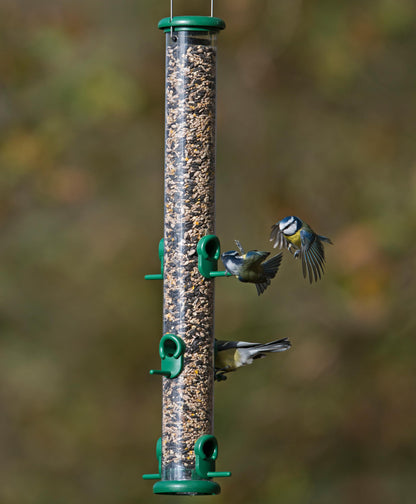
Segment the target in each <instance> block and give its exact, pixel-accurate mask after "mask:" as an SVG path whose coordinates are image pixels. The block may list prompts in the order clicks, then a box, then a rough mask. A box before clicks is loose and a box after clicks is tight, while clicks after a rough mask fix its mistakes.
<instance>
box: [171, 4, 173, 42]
mask: <svg viewBox="0 0 416 504" xmlns="http://www.w3.org/2000/svg"><path fill="white" fill-rule="evenodd" d="M172 19H173V0H170V36H171V37H173V26H172Z"/></svg>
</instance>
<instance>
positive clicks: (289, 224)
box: [279, 215, 302, 236]
mask: <svg viewBox="0 0 416 504" xmlns="http://www.w3.org/2000/svg"><path fill="white" fill-rule="evenodd" d="M301 227H302V221H301V220H300V219H299V218H298V217H295V216H294V215H290V216H289V217H285V218H284V219H282V220H281V221H280V222H279V229H280V231H282V232H283V234H285V235H287V236H291V235H293V234H295V233H296V232H297V231H299V229H300V228H301Z"/></svg>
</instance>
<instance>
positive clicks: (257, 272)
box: [221, 240, 282, 296]
mask: <svg viewBox="0 0 416 504" xmlns="http://www.w3.org/2000/svg"><path fill="white" fill-rule="evenodd" d="M235 242H236V244H237V247H238V248H239V250H240V252H237V250H230V251H229V252H224V253H223V254H221V260H222V262H223V264H224V267H225V269H226V270H227V271H228V273H230V274H231V275H233V276H235V277H237V278H238V279H239V280H240V282H250V283H254V284H256V288H257V294H258V295H259V296H260V294H262V293H263V292H264V291H265V290H266V289H267V287H268V286H269V285H270V282H271V279H272V278H274V277H275V276H276V273H277V270H278V269H279V266H280V263H281V261H282V252H280V253H279V254H277V255H275V256H274V257H272V258H271V259H269V260H268V261H265V259H266V257H268V256H269V255H270V252H261V251H259V250H250V251H249V252H247V253H246V254H245V253H244V250H243V248H242V247H241V244H240V242H239V241H238V240H236V241H235Z"/></svg>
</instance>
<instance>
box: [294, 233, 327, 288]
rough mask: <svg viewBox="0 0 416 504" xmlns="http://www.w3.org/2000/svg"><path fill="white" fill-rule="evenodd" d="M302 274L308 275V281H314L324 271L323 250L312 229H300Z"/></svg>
mask: <svg viewBox="0 0 416 504" xmlns="http://www.w3.org/2000/svg"><path fill="white" fill-rule="evenodd" d="M300 239H301V249H300V254H301V258H302V271H303V276H304V277H305V278H306V275H308V277H309V282H310V283H312V281H313V280H315V282H316V281H317V280H318V278H321V275H323V273H324V264H325V252H324V247H323V245H322V242H321V240H320V239H319V236H318V235H316V234H315V233H314V232H313V231H312V232H311V231H308V230H306V229H302V230H301V231H300Z"/></svg>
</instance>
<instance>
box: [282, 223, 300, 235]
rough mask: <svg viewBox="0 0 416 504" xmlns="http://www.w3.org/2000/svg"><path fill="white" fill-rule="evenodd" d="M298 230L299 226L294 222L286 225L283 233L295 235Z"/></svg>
mask: <svg viewBox="0 0 416 504" xmlns="http://www.w3.org/2000/svg"><path fill="white" fill-rule="evenodd" d="M297 230H298V226H297V224H296V222H294V223H293V224H291V225H290V226H289V227H286V228H285V229H284V230H283V234H285V235H287V236H292V235H294V234H295V233H296V231H297Z"/></svg>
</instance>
